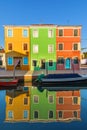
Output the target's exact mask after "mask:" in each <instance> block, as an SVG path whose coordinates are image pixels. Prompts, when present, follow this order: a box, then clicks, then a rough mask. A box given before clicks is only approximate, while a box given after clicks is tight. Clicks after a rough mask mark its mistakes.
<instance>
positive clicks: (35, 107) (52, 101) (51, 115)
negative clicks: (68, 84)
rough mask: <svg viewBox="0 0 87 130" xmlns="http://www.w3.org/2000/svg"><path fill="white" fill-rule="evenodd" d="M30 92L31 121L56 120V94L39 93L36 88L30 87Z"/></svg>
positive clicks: (48, 92) (49, 92)
mask: <svg viewBox="0 0 87 130" xmlns="http://www.w3.org/2000/svg"><path fill="white" fill-rule="evenodd" d="M30 91H31V92H30V94H31V95H30V97H31V98H30V103H31V107H30V118H31V121H35V120H36V121H38V120H39V121H40V120H44V121H45V120H56V93H55V92H53V91H47V90H44V91H43V92H40V91H39V90H38V89H37V88H36V87H31V89H30Z"/></svg>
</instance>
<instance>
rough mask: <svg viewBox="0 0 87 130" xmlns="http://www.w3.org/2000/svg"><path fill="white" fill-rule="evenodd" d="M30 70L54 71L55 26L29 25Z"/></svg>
mask: <svg viewBox="0 0 87 130" xmlns="http://www.w3.org/2000/svg"><path fill="white" fill-rule="evenodd" d="M30 35H31V39H30V43H31V70H40V69H46V67H47V69H48V70H56V26H55V25H50V24H48V25H43V24H41V25H39V24H37V25H31V26H30Z"/></svg>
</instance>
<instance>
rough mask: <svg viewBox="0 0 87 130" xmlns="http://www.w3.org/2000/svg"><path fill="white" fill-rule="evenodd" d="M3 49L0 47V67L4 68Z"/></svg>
mask: <svg viewBox="0 0 87 130" xmlns="http://www.w3.org/2000/svg"><path fill="white" fill-rule="evenodd" d="M5 65H6V64H5V51H4V49H3V48H2V47H0V68H5Z"/></svg>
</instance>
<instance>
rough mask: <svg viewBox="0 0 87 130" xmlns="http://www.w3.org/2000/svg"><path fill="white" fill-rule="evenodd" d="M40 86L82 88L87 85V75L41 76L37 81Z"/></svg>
mask: <svg viewBox="0 0 87 130" xmlns="http://www.w3.org/2000/svg"><path fill="white" fill-rule="evenodd" d="M36 83H37V84H38V86H42V87H48V86H49V87H54V86H57V87H58V86H73V87H74V86H82V85H84V84H85V85H86V84H87V75H86V74H77V73H65V74H47V75H44V74H41V75H39V76H38V78H37V79H36Z"/></svg>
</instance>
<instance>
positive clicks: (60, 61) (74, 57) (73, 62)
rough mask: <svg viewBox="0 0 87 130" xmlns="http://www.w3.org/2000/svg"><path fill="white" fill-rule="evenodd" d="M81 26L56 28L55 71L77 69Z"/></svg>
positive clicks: (78, 65)
mask: <svg viewBox="0 0 87 130" xmlns="http://www.w3.org/2000/svg"><path fill="white" fill-rule="evenodd" d="M80 35H81V26H57V29H56V57H57V69H73V68H74V69H76V70H77V69H79V67H80V42H81V36H80Z"/></svg>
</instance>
